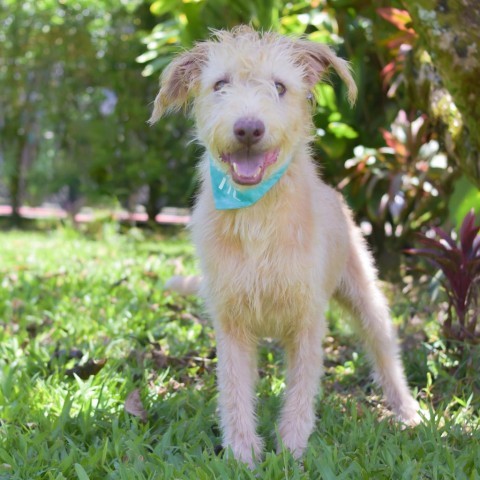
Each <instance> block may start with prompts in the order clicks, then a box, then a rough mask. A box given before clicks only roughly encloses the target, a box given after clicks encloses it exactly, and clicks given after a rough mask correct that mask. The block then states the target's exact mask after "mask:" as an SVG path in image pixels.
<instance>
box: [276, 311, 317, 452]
mask: <svg viewBox="0 0 480 480" xmlns="http://www.w3.org/2000/svg"><path fill="white" fill-rule="evenodd" d="M324 330H325V321H324V319H323V317H322V318H320V319H316V320H315V321H313V322H311V324H310V325H309V326H308V327H307V328H304V329H303V330H300V331H297V332H296V334H295V338H294V339H289V343H288V344H287V345H286V346H285V347H286V353H287V388H286V392H285V403H284V406H283V409H282V413H281V417H280V426H279V433H280V437H281V440H282V443H283V445H284V446H285V447H286V448H288V449H289V450H290V451H291V452H292V453H293V455H294V456H295V457H296V458H299V457H300V456H301V455H302V453H303V452H304V450H305V448H306V447H307V442H308V438H309V436H310V433H311V432H312V430H313V427H314V425H315V409H314V401H315V395H316V394H317V391H318V388H319V383H320V377H321V375H322V372H323V365H322V360H323V350H322V339H323V335H324ZM279 450H280V446H279Z"/></svg>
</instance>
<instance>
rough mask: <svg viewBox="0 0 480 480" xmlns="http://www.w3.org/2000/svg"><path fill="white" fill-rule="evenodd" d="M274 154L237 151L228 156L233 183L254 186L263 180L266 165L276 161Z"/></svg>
mask: <svg viewBox="0 0 480 480" xmlns="http://www.w3.org/2000/svg"><path fill="white" fill-rule="evenodd" d="M276 157H277V155H276V153H274V152H263V153H252V152H248V151H238V152H235V153H231V154H230V155H229V156H228V159H227V161H228V163H229V164H230V173H231V175H232V179H233V181H234V182H235V183H239V184H240V185H256V184H257V183H260V182H261V181H262V178H263V173H264V171H265V168H266V167H267V166H268V165H271V164H272V163H274V162H275V160H276Z"/></svg>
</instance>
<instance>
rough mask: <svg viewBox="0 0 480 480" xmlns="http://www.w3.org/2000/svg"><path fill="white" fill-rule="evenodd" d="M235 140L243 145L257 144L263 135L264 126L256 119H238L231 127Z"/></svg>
mask: <svg viewBox="0 0 480 480" xmlns="http://www.w3.org/2000/svg"><path fill="white" fill-rule="evenodd" d="M233 132H234V133H235V137H237V140H238V141H239V142H241V143H243V144H245V145H248V146H249V145H253V144H254V143H257V142H258V141H259V140H260V139H261V138H262V137H263V135H264V133H265V125H264V123H263V122H262V121H261V120H259V119H258V118H240V119H238V120H237V121H236V122H235V125H234V126H233Z"/></svg>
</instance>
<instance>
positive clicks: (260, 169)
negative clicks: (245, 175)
mask: <svg viewBox="0 0 480 480" xmlns="http://www.w3.org/2000/svg"><path fill="white" fill-rule="evenodd" d="M261 172H262V167H258V168H257V171H256V172H255V175H254V176H255V177H258V176H259V175H260V173H261Z"/></svg>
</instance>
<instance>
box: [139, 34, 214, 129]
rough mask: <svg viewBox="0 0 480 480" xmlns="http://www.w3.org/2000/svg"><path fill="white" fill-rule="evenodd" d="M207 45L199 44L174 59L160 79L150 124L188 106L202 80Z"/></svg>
mask: <svg viewBox="0 0 480 480" xmlns="http://www.w3.org/2000/svg"><path fill="white" fill-rule="evenodd" d="M207 48H208V47H207V44H206V43H199V44H197V45H196V46H195V47H194V48H192V49H191V50H189V51H187V52H184V53H182V54H181V55H179V56H178V57H176V58H174V59H173V60H172V62H171V63H170V64H169V65H168V67H167V68H166V69H165V70H164V71H163V73H162V76H161V77H160V91H159V92H158V95H157V96H156V98H155V101H154V104H153V112H152V116H151V117H150V119H149V121H148V122H149V123H150V124H154V123H155V122H157V121H158V120H159V119H160V118H161V116H162V115H163V114H164V113H165V112H166V111H168V110H178V109H180V108H181V107H182V106H184V105H186V103H187V101H188V99H189V96H190V94H191V93H192V91H194V89H195V88H196V86H197V85H198V81H199V78H200V72H201V69H202V66H203V64H204V63H205V62H206V59H207Z"/></svg>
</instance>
